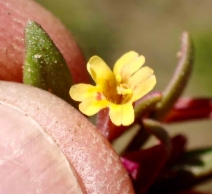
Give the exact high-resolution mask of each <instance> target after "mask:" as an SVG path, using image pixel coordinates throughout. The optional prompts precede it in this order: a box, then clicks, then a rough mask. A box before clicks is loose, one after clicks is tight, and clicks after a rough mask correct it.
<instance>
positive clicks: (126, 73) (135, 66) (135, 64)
mask: <svg viewBox="0 0 212 194" xmlns="http://www.w3.org/2000/svg"><path fill="white" fill-rule="evenodd" d="M144 63H145V57H144V56H142V55H141V56H139V57H137V58H135V59H134V60H133V61H132V62H131V63H129V64H127V65H126V66H124V67H123V70H122V72H121V77H122V79H123V82H127V80H128V79H129V78H130V77H131V76H132V75H133V74H134V73H135V72H136V71H138V70H139V69H140V68H141V67H142V66H143V64H144Z"/></svg>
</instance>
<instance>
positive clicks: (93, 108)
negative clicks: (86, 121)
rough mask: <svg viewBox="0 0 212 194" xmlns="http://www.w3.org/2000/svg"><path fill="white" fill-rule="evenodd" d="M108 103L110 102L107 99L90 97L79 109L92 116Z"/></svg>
mask: <svg viewBox="0 0 212 194" xmlns="http://www.w3.org/2000/svg"><path fill="white" fill-rule="evenodd" d="M108 105H109V102H108V101H107V100H95V99H94V98H88V99H86V100H84V101H82V102H81V103H80V104H79V110H80V111H81V112H82V113H83V114H85V115H87V116H92V115H94V114H96V113H97V112H99V111H100V110H101V109H103V108H106V107H107V106H108Z"/></svg>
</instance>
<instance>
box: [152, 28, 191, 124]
mask: <svg viewBox="0 0 212 194" xmlns="http://www.w3.org/2000/svg"><path fill="white" fill-rule="evenodd" d="M193 59H194V46H193V42H192V40H191V37H190V35H189V34H188V32H184V33H183V34H182V39H181V51H180V52H179V62H178V65H177V69H176V71H175V73H174V75H173V77H172V79H171V81H170V83H169V84H168V86H167V87H166V89H165V91H164V92H163V98H162V100H161V102H159V103H158V104H157V106H156V110H155V114H154V117H155V118H156V119H158V120H162V119H163V118H164V117H165V116H166V114H167V113H168V112H169V111H170V109H171V108H172V107H173V105H174V103H175V102H176V100H177V99H178V98H179V97H180V95H181V94H182V92H183V90H184V89H185V86H186V84H187V82H188V80H189V78H190V74H191V71H192V67H193Z"/></svg>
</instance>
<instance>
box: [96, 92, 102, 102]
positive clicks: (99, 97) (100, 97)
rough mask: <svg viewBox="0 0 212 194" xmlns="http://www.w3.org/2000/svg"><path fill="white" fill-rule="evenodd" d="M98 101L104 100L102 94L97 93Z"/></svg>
mask: <svg viewBox="0 0 212 194" xmlns="http://www.w3.org/2000/svg"><path fill="white" fill-rule="evenodd" d="M96 100H102V94H101V93H100V92H97V95H96Z"/></svg>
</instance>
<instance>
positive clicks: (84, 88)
mask: <svg viewBox="0 0 212 194" xmlns="http://www.w3.org/2000/svg"><path fill="white" fill-rule="evenodd" d="M98 92H99V93H101V90H100V88H98V87H96V86H92V85H90V84H76V85H73V86H72V87H71V89H70V91H69V94H70V96H71V98H72V99H73V100H75V101H83V100H85V99H87V98H90V97H93V98H95V96H96V95H97V93H98Z"/></svg>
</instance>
